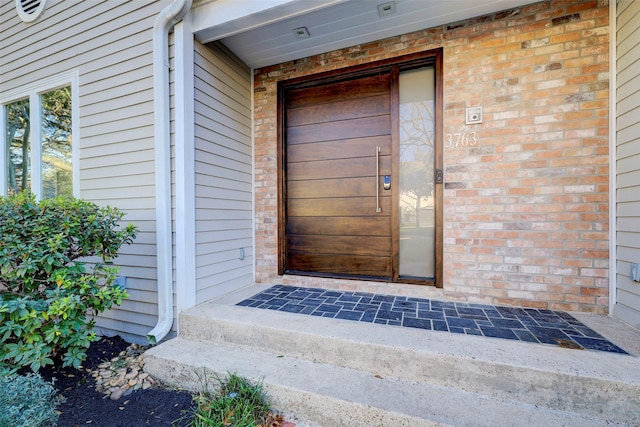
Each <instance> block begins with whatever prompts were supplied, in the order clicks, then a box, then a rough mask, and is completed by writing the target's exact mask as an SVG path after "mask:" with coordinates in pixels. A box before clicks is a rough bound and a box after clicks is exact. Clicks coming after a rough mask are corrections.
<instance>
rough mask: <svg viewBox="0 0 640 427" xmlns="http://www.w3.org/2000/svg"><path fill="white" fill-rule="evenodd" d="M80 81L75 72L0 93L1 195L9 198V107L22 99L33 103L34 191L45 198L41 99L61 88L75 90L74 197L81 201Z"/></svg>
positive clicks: (30, 103)
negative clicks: (7, 157) (68, 87)
mask: <svg viewBox="0 0 640 427" xmlns="http://www.w3.org/2000/svg"><path fill="white" fill-rule="evenodd" d="M78 80H79V73H78V70H72V71H68V72H66V73H62V74H57V75H55V76H52V77H49V78H47V79H43V80H40V81H38V82H34V83H32V84H29V85H25V86H21V87H19V88H17V89H13V90H10V91H7V92H4V93H0V109H1V111H0V129H2V131H1V132H0V147H2V150H0V177H2V179H0V195H3V196H5V195H6V194H7V179H6V173H7V171H6V161H7V159H6V158H5V156H6V146H7V145H6V144H7V141H6V139H7V136H6V123H5V121H6V117H5V111H4V109H5V106H7V105H8V104H11V103H13V102H16V101H19V100H21V99H29V121H30V123H31V132H30V133H29V144H30V147H31V154H30V158H29V161H30V162H31V191H32V192H33V193H34V194H35V195H36V198H37V199H38V200H39V199H40V198H41V196H42V159H41V154H42V151H41V148H42V142H41V140H40V139H41V116H42V113H41V102H40V99H41V98H40V96H41V95H42V94H45V93H47V92H50V91H52V90H55V89H59V88H61V87H66V86H71V135H72V138H73V141H72V144H71V156H72V157H71V166H72V174H73V179H72V185H73V196H74V197H80V126H79V118H80V113H79V99H80V98H79V95H78Z"/></svg>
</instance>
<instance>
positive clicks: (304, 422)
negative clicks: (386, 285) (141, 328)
mask: <svg viewBox="0 0 640 427" xmlns="http://www.w3.org/2000/svg"><path fill="white" fill-rule="evenodd" d="M145 370H147V371H148V372H150V373H152V374H153V375H154V376H156V377H158V378H159V379H161V380H162V381H164V382H165V383H167V384H173V385H180V386H181V387H185V388H187V389H190V390H199V389H203V388H207V385H206V384H207V383H208V382H209V381H211V378H212V377H213V374H211V373H212V372H214V373H216V374H217V375H225V374H227V373H229V372H237V373H238V374H239V375H242V376H244V377H246V378H249V379H252V380H254V381H262V382H263V385H264V387H265V390H266V392H267V395H268V396H269V399H270V402H271V404H272V406H273V407H274V408H277V409H278V410H280V412H281V413H282V414H283V415H284V417H285V419H287V420H290V421H294V422H296V423H297V425H298V426H300V427H302V426H322V427H337V426H349V427H357V426H363V427H364V426H366V427H374V426H394V427H400V426H407V427H419V426H443V425H451V426H499V425H515V424H517V425H528V426H533V425H539V426H581V427H583V426H584V427H586V426H601V425H603V424H604V423H606V424H608V425H617V424H618V423H616V422H615V421H614V420H604V419H602V418H597V417H590V416H587V415H584V414H578V413H573V412H569V411H557V410H552V409H549V408H544V407H539V406H536V405H531V404H526V403H521V402H515V401H511V400H503V399H496V398H489V397H487V396H483V395H481V394H478V393H471V392H466V391H461V390H456V389H451V388H446V387H439V386H436V385H432V384H428V383H421V382H415V381H409V380H406V379H401V378H393V377H384V376H380V375H377V376H376V375H373V374H371V373H368V372H365V371H361V370H357V369H349V368H344V367H338V366H333V365H328V364H323V363H317V362H312V361H309V360H305V359H298V358H294V357H289V356H284V357H280V356H278V355H276V354H274V353H269V352H265V351H260V350H255V349H246V348H242V347H238V346H231V345H227V344H221V343H216V344H214V343H211V342H204V341H196V340H190V339H189V340H187V339H183V338H175V339H172V340H170V341H168V342H166V343H164V344H162V345H160V346H158V347H155V348H153V349H151V350H149V351H147V353H146V356H145ZM207 372H208V373H207ZM211 384H213V382H211ZM620 425H622V424H620Z"/></svg>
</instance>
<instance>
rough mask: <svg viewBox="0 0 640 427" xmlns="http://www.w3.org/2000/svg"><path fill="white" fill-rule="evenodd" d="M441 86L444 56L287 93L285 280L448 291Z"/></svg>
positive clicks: (301, 81) (282, 132) (292, 87)
mask: <svg viewBox="0 0 640 427" xmlns="http://www.w3.org/2000/svg"><path fill="white" fill-rule="evenodd" d="M441 75H442V51H441V50H437V51H431V52H426V53H419V54H414V55H407V56H405V57H401V58H394V59H391V60H383V61H379V62H377V63H374V64H369V65H362V66H356V67H352V68H351V69H348V70H344V71H336V72H329V73H325V74H323V75H319V76H307V77H301V78H298V79H292V80H289V81H283V82H280V83H279V84H278V103H279V105H278V118H279V119H278V135H279V140H280V145H279V151H278V166H279V167H278V171H279V176H278V182H279V187H278V188H279V193H278V197H279V202H280V203H279V211H278V222H279V224H278V225H279V228H278V230H279V240H278V252H279V266H278V272H279V274H284V273H289V274H307V275H322V276H329V277H344V278H362V279H365V280H384V281H393V282H404V283H418V284H434V285H436V286H441V283H442V220H441V218H442V178H441V177H442V169H441V168H442V153H441V143H440V142H438V141H442V126H441V124H440V123H441V120H440V114H441V111H442V83H441V82H442V79H441V77H440V76H441ZM438 177H439V178H438Z"/></svg>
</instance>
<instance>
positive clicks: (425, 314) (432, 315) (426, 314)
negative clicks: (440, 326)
mask: <svg viewBox="0 0 640 427" xmlns="http://www.w3.org/2000/svg"><path fill="white" fill-rule="evenodd" d="M418 317H419V318H421V319H438V320H444V314H442V312H441V311H428V310H418Z"/></svg>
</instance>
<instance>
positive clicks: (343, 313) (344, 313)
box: [336, 310, 362, 320]
mask: <svg viewBox="0 0 640 427" xmlns="http://www.w3.org/2000/svg"><path fill="white" fill-rule="evenodd" d="M360 318H362V312H361V311H351V310H340V311H339V312H338V314H336V319H346V320H360Z"/></svg>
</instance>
